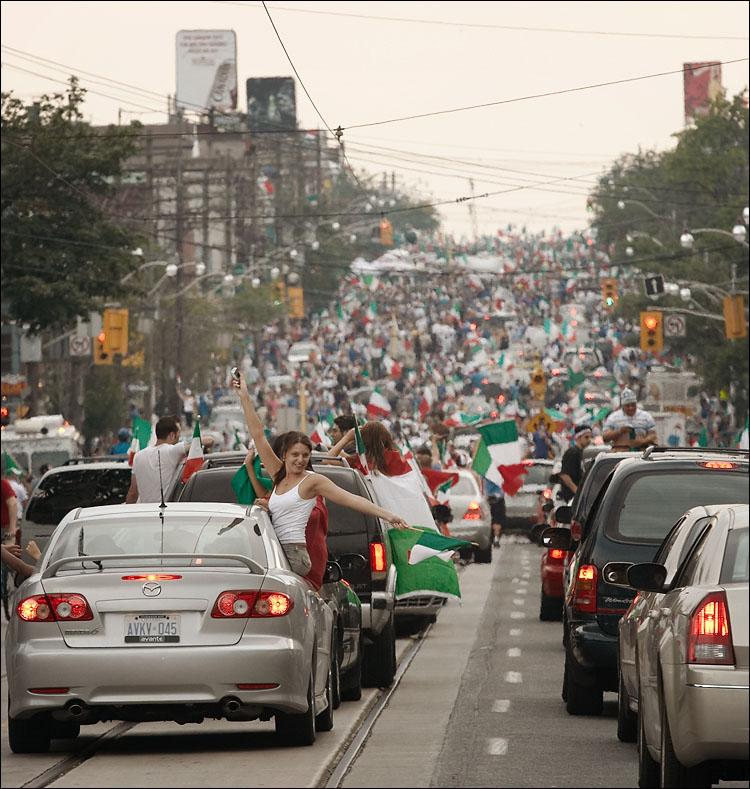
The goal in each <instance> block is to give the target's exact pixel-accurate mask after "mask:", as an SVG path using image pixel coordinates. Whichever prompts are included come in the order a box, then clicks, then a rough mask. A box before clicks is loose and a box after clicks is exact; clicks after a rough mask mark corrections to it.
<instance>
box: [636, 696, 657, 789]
mask: <svg viewBox="0 0 750 789" xmlns="http://www.w3.org/2000/svg"><path fill="white" fill-rule="evenodd" d="M638 698H639V699H641V698H643V696H642V695H641V693H640V692H639V694H638ZM638 786H639V787H641V789H658V786H659V762H657V761H656V760H655V759H654V758H652V756H651V754H650V753H649V750H648V746H647V745H646V732H645V730H644V723H643V716H642V715H639V716H638Z"/></svg>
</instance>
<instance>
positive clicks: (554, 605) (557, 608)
mask: <svg viewBox="0 0 750 789" xmlns="http://www.w3.org/2000/svg"><path fill="white" fill-rule="evenodd" d="M562 606H563V601H562V597H550V596H549V595H546V594H544V591H542V597H541V602H540V603H539V619H540V620H541V621H542V622H559V621H560V620H561V619H562Z"/></svg>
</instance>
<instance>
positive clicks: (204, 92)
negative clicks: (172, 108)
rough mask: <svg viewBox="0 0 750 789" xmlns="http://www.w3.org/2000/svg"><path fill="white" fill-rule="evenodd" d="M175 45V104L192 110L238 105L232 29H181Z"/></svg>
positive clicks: (225, 108) (229, 107)
mask: <svg viewBox="0 0 750 789" xmlns="http://www.w3.org/2000/svg"><path fill="white" fill-rule="evenodd" d="M176 48H177V96H176V104H177V106H178V107H179V108H181V109H184V110H188V111H193V112H201V111H203V112H207V111H208V110H222V111H223V110H234V109H237V36H236V35H235V32H234V30H180V31H178V32H177V39H176Z"/></svg>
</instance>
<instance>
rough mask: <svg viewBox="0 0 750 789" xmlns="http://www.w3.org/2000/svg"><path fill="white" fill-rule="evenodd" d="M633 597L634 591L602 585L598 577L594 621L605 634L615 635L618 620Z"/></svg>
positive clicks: (600, 578)
mask: <svg viewBox="0 0 750 789" xmlns="http://www.w3.org/2000/svg"><path fill="white" fill-rule="evenodd" d="M634 597H635V590H634V589H628V588H626V587H622V586H612V584H607V583H604V582H603V581H602V577H601V574H600V575H599V581H598V583H597V585H596V611H597V613H596V621H597V624H598V625H599V627H600V628H601V629H602V630H603V631H604V632H605V633H608V634H609V635H612V636H616V635H617V633H618V629H617V628H618V625H619V622H620V619H622V615H623V614H624V613H625V611H627V609H628V606H629V605H630V604H631V603H632V602H633V598H634Z"/></svg>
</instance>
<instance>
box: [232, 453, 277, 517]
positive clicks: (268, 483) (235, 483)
mask: <svg viewBox="0 0 750 789" xmlns="http://www.w3.org/2000/svg"><path fill="white" fill-rule="evenodd" d="M253 471H254V472H255V477H256V479H257V480H258V481H259V482H260V484H261V485H263V487H264V488H265V489H266V490H268V491H270V490H272V488H273V480H272V479H271V478H270V477H264V476H263V475H262V474H261V462H260V457H259V456H258V455H256V456H255V460H253ZM232 490H233V491H234V495H235V496H236V497H237V503H238V504H244V505H245V506H246V507H249V506H250V505H251V504H252V503H253V502H254V501H255V499H256V498H258V496H257V494H256V493H255V488H254V487H253V483H252V482H251V481H250V475H249V474H248V473H247V466H245V464H244V463H243V464H242V465H241V466H240V467H239V468H238V469H237V473H236V474H235V475H234V476H233V477H232Z"/></svg>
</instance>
